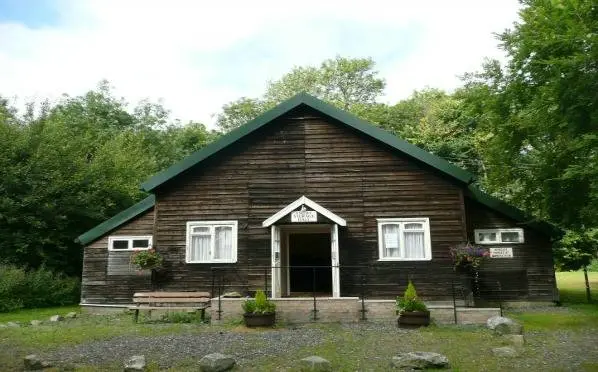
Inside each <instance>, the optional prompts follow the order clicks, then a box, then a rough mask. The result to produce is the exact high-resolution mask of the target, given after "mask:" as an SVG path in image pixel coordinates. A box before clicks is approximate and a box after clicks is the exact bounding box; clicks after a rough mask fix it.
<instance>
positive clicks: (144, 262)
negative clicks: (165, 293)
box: [131, 248, 164, 290]
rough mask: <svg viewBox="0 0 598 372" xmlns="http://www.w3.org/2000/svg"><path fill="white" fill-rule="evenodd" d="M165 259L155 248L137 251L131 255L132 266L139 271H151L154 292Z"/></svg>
mask: <svg viewBox="0 0 598 372" xmlns="http://www.w3.org/2000/svg"><path fill="white" fill-rule="evenodd" d="M163 262H164V258H163V257H162V255H161V254H160V253H158V252H156V250H155V249H154V248H150V249H143V250H137V251H135V252H133V254H132V255H131V264H132V265H133V266H135V267H136V268H137V270H150V275H151V276H150V281H151V285H152V290H154V289H156V285H157V283H156V276H157V270H158V269H160V268H161V267H162V263H163Z"/></svg>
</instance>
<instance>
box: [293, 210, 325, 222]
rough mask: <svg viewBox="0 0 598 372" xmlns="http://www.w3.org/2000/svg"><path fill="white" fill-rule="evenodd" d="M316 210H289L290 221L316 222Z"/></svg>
mask: <svg viewBox="0 0 598 372" xmlns="http://www.w3.org/2000/svg"><path fill="white" fill-rule="evenodd" d="M317 221H318V214H317V213H316V211H295V212H291V222H317Z"/></svg>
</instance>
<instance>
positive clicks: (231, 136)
mask: <svg viewBox="0 0 598 372" xmlns="http://www.w3.org/2000/svg"><path fill="white" fill-rule="evenodd" d="M301 105H305V106H308V107H311V108H313V109H314V110H317V111H319V112H321V113H323V114H324V115H326V116H329V117H331V118H333V119H336V120H338V121H339V122H341V123H343V124H345V125H347V126H349V127H351V128H353V129H355V130H357V131H359V132H361V133H364V134H367V135H368V136H370V137H373V138H375V139H377V140H378V141H380V142H382V143H385V144H386V145H388V146H390V147H392V148H394V149H396V150H398V151H400V152H402V153H404V154H406V155H408V156H410V157H412V158H414V159H416V160H419V161H420V162H422V163H424V164H427V165H429V166H431V167H432V168H435V169H437V170H438V171H440V172H441V173H444V174H446V175H448V176H449V177H451V178H454V179H456V180H458V181H460V182H463V183H466V184H467V183H470V182H471V181H473V179H474V176H473V175H472V174H471V173H469V172H467V171H466V170H464V169H461V168H459V167H457V166H455V165H453V164H451V163H449V162H448V161H446V160H444V159H442V158H440V157H438V156H436V155H434V154H431V153H429V152H427V151H424V150H422V149H421V148H419V147H417V146H414V145H412V144H410V143H408V142H406V141H404V140H402V139H399V138H397V137H396V136H394V135H393V134H391V133H389V132H386V131H384V130H382V129H380V128H378V127H376V126H374V125H373V124H371V123H368V122H366V121H364V120H361V119H359V118H358V117H357V116H354V115H352V114H350V113H348V112H346V111H343V110H340V109H338V108H336V107H334V106H332V105H330V104H328V103H326V102H324V101H321V100H319V99H317V98H315V97H313V96H310V95H309V94H307V93H300V94H298V95H296V96H294V97H293V98H290V99H288V100H286V101H284V102H282V103H281V104H279V105H278V106H276V107H274V108H273V109H271V110H269V111H267V112H266V113H264V114H262V115H260V116H258V117H257V118H255V119H253V120H251V121H250V122H248V123H247V124H245V125H242V126H241V127H239V128H237V129H235V130H233V131H231V132H230V133H228V134H226V135H225V136H223V137H221V138H220V139H218V140H217V141H215V142H213V143H211V144H210V145H208V146H206V147H204V148H203V149H201V150H199V151H197V152H195V153H193V154H191V155H189V156H188V157H187V158H185V159H183V160H181V161H180V162H178V163H176V164H174V165H172V166H171V167H169V168H167V169H166V170H164V171H162V172H160V173H158V174H156V175H155V176H153V177H151V178H150V179H149V180H147V181H145V182H144V183H143V184H142V185H141V188H142V189H143V190H145V191H151V190H153V189H155V188H156V187H158V186H160V185H162V184H163V183H165V182H168V181H169V180H171V179H173V178H174V177H176V176H178V175H179V174H181V173H183V172H184V171H186V170H188V169H189V168H191V167H193V166H195V165H197V164H199V163H200V162H201V161H203V160H204V159H206V158H208V157H210V156H212V155H214V154H215V153H217V152H218V151H220V150H222V149H224V148H226V147H228V146H230V145H232V144H233V143H235V142H237V141H238V140H240V139H241V138H243V137H245V136H246V135H248V134H250V133H252V132H254V131H255V130H257V129H259V128H261V127H263V126H264V125H266V124H268V123H269V122H271V121H273V120H275V119H277V118H279V117H280V116H282V115H284V114H286V113H287V112H289V111H291V110H293V109H295V108H297V107H299V106H301Z"/></svg>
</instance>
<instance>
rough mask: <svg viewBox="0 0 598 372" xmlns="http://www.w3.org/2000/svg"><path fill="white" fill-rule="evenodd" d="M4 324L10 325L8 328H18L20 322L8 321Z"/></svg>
mask: <svg viewBox="0 0 598 372" xmlns="http://www.w3.org/2000/svg"><path fill="white" fill-rule="evenodd" d="M6 326H7V327H10V328H19V327H20V326H21V323H19V322H8V323H6Z"/></svg>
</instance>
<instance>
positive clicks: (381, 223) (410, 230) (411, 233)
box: [378, 218, 432, 261]
mask: <svg viewBox="0 0 598 372" xmlns="http://www.w3.org/2000/svg"><path fill="white" fill-rule="evenodd" d="M378 247H379V251H380V252H379V253H380V261H426V260H431V259H432V245H431V242H430V220H429V218H379V219H378Z"/></svg>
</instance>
